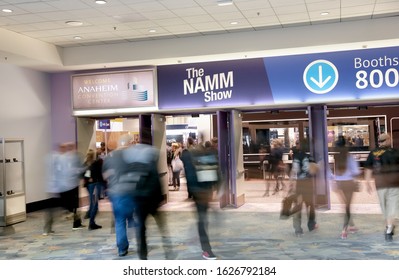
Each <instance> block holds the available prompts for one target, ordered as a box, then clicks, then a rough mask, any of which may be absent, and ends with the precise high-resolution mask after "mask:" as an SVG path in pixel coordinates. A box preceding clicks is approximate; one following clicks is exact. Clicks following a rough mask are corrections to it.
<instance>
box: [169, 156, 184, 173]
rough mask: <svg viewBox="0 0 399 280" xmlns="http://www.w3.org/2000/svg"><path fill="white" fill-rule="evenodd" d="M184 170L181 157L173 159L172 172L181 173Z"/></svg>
mask: <svg viewBox="0 0 399 280" xmlns="http://www.w3.org/2000/svg"><path fill="white" fill-rule="evenodd" d="M183 168H184V165H183V162H182V161H181V159H180V158H179V157H175V158H174V159H172V170H173V171H174V172H177V171H181V170H183Z"/></svg>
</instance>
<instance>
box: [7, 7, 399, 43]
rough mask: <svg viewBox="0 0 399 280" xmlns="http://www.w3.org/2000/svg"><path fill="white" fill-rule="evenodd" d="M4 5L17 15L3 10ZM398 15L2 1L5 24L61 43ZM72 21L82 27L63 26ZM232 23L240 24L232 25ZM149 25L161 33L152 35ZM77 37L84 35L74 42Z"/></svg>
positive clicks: (378, 10) (375, 10)
mask: <svg viewBox="0 0 399 280" xmlns="http://www.w3.org/2000/svg"><path fill="white" fill-rule="evenodd" d="M4 8H8V9H11V10H13V13H4V12H2V11H1V9H4ZM322 12H328V13H329V14H328V15H325V16H322V15H321V13H322ZM398 14H399V0H233V4H232V5H228V6H218V5H217V0H108V1H107V3H106V4H105V5H98V4H96V3H95V1H94V0H0V27H1V28H3V29H7V30H10V31H12V32H16V33H20V34H22V35H25V36H29V37H32V38H34V39H38V40H43V41H46V42H48V41H49V40H50V41H52V42H54V44H55V45H57V46H61V47H67V46H68V47H69V46H73V45H76V46H79V45H90V44H98V42H96V41H95V40H93V37H91V36H88V35H89V33H95V34H96V36H95V38H97V39H98V41H99V42H102V43H103V42H110V43H112V42H113V41H115V42H119V41H120V40H121V36H122V37H123V38H124V39H127V40H129V41H135V40H146V39H148V38H162V37H163V36H175V37H179V36H180V37H182V36H190V32H192V34H191V35H192V36H201V35H199V33H198V32H202V33H203V34H205V33H206V34H210V33H218V34H219V33H221V34H222V33H229V32H232V31H233V30H234V31H239V30H240V29H242V30H248V29H254V30H259V29H267V28H270V27H271V26H272V27H273V28H275V27H277V26H280V28H282V27H287V26H301V25H303V26H305V25H309V24H313V25H314V24H323V23H326V22H340V21H348V20H353V19H362V18H369V19H373V18H382V17H391V16H396V15H398ZM71 20H73V21H81V22H82V25H81V26H78V27H70V26H68V25H66V24H65V22H66V21H71ZM232 21H237V22H238V24H237V25H234V26H232V25H231V24H230V22H232ZM114 28H116V30H114ZM151 28H155V29H157V32H156V33H151V34H150V33H149V29H151ZM161 30H163V31H161ZM104 31H107V32H104ZM115 31H117V32H115ZM121 32H123V34H122V33H121ZM86 34H87V36H85V35H86ZM101 34H104V35H105V36H104V38H101ZM129 34H131V35H130V36H131V38H129ZM76 35H79V36H81V37H82V39H80V40H75V39H74V36H76ZM44 38H46V39H44ZM50 38H51V39H50ZM68 38H69V39H68ZM55 42H56V43H55Z"/></svg>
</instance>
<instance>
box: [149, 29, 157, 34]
mask: <svg viewBox="0 0 399 280" xmlns="http://www.w3.org/2000/svg"><path fill="white" fill-rule="evenodd" d="M148 32H150V33H156V32H157V31H156V30H155V29H150V30H148Z"/></svg>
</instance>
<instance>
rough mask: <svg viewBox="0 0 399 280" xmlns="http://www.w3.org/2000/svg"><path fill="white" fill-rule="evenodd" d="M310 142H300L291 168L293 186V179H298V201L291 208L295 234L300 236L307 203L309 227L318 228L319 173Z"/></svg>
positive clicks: (296, 190)
mask: <svg viewBox="0 0 399 280" xmlns="http://www.w3.org/2000/svg"><path fill="white" fill-rule="evenodd" d="M308 150H309V144H308V142H307V141H306V140H303V141H301V142H300V144H299V147H298V150H296V151H295V152H294V154H293V160H292V169H291V174H290V178H291V184H290V185H291V186H292V185H293V182H292V181H293V180H296V188H295V196H296V201H295V202H294V204H295V205H294V207H293V208H292V210H291V213H290V214H291V215H293V227H294V230H295V235H296V236H297V237H300V236H302V235H303V229H302V208H303V205H305V208H306V210H307V211H306V212H307V215H308V223H307V227H308V230H309V231H313V230H315V229H316V228H318V225H317V223H316V211H315V205H314V201H313V200H314V186H313V177H314V175H315V174H316V173H317V165H316V163H315V162H314V160H313V159H312V157H311V156H310V155H309V154H308V153H307V151H308Z"/></svg>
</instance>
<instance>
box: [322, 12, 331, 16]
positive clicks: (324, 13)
mask: <svg viewBox="0 0 399 280" xmlns="http://www.w3.org/2000/svg"><path fill="white" fill-rule="evenodd" d="M329 14H330V13H329V12H322V13H320V15H321V16H327V15H329Z"/></svg>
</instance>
